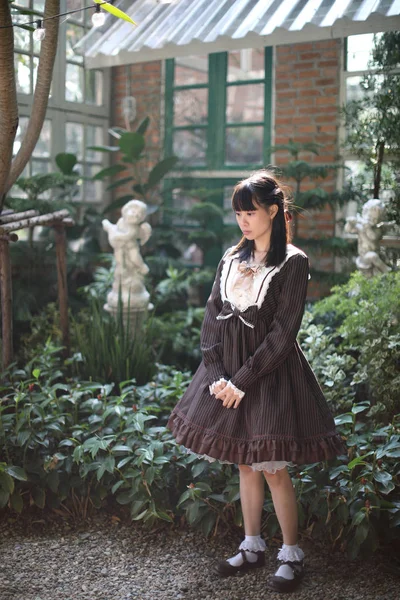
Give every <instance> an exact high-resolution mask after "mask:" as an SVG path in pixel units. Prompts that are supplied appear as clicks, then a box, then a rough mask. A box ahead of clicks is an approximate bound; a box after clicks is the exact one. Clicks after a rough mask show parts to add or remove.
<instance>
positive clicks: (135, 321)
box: [104, 303, 154, 336]
mask: <svg viewBox="0 0 400 600" xmlns="http://www.w3.org/2000/svg"><path fill="white" fill-rule="evenodd" d="M153 308H154V306H153V304H151V303H149V304H148V306H147V308H145V309H134V310H132V309H129V308H128V307H122V321H123V324H124V328H125V329H127V330H128V331H129V332H130V333H131V334H132V336H134V335H136V334H138V333H140V331H141V330H142V326H143V324H144V323H145V322H146V320H147V316H148V314H149V311H150V310H153ZM104 310H106V311H107V312H109V313H110V314H111V315H112V316H113V317H114V319H117V318H118V317H119V315H120V310H118V308H116V307H115V306H109V305H108V304H105V305H104Z"/></svg>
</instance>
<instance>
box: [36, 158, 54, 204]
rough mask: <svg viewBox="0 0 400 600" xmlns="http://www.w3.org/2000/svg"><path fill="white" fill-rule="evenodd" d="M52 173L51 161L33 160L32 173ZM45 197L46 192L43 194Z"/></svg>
mask: <svg viewBox="0 0 400 600" xmlns="http://www.w3.org/2000/svg"><path fill="white" fill-rule="evenodd" d="M45 173H50V162H49V161H47V160H32V175H44V174H45ZM41 196H42V197H44V194H41Z"/></svg>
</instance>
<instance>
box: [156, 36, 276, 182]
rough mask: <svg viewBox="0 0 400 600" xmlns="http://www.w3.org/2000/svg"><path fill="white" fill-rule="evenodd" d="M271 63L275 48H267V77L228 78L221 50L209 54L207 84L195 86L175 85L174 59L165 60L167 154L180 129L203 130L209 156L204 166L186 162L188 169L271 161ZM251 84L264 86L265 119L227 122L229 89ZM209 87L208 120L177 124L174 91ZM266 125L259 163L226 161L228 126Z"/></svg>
mask: <svg viewBox="0 0 400 600" xmlns="http://www.w3.org/2000/svg"><path fill="white" fill-rule="evenodd" d="M272 65H273V48H272V47H265V48H264V67H265V69H264V77H263V78H259V79H246V80H237V81H228V77H227V75H228V53H227V52H220V53H215V54H209V57H208V83H199V84H195V85H175V84H174V73H175V59H168V60H167V61H166V71H165V153H166V155H167V156H168V155H171V154H173V153H174V135H175V133H176V132H179V131H190V130H199V129H204V130H205V131H206V156H205V164H204V165H193V166H192V165H191V166H187V165H185V166H184V168H185V170H186V169H188V170H200V171H201V170H204V171H206V170H210V169H211V170H217V169H218V170H221V169H223V170H226V171H230V170H231V171H233V170H238V169H243V168H245V169H248V168H257V167H262V166H263V165H265V164H268V163H269V162H270V158H271V152H270V147H271V131H272ZM252 84H263V85H264V118H263V120H262V121H252V122H240V123H238V122H232V123H229V122H227V121H226V108H227V90H228V89H229V87H232V86H245V85H252ZM194 89H207V90H208V110H207V115H208V119H207V123H201V124H196V125H186V124H185V125H179V126H177V125H174V94H175V93H176V92H178V91H183V90H194ZM257 126H258V127H259V126H261V127H263V128H264V129H263V144H262V147H263V151H262V157H261V160H260V161H259V162H256V163H254V162H253V163H251V162H248V163H235V164H227V162H226V144H225V139H226V131H227V128H228V127H229V128H248V127H257Z"/></svg>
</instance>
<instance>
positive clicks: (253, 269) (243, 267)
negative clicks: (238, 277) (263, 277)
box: [237, 260, 266, 278]
mask: <svg viewBox="0 0 400 600" xmlns="http://www.w3.org/2000/svg"><path fill="white" fill-rule="evenodd" d="M265 269H266V266H265V265H263V264H260V265H257V264H253V265H252V264H250V263H248V262H247V261H245V260H242V262H241V263H239V264H238V267H237V270H238V272H239V273H243V275H244V276H245V277H247V276H249V275H253V278H254V277H256V276H257V275H258V274H259V273H262V272H263V271H265Z"/></svg>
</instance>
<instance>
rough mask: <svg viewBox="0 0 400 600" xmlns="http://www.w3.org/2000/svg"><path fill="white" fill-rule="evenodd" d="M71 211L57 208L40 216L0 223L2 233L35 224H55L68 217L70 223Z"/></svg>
mask: <svg viewBox="0 0 400 600" xmlns="http://www.w3.org/2000/svg"><path fill="white" fill-rule="evenodd" d="M69 216H70V215H69V211H68V210H67V209H65V208H64V209H62V210H57V211H55V212H53V213H47V214H45V215H40V216H39V217H31V218H29V219H21V220H20V221H14V222H13V223H5V224H4V225H3V224H1V223H0V233H7V232H10V231H18V230H19V229H23V228H24V227H32V226H33V225H55V224H57V223H58V222H60V221H63V220H64V219H66V221H67V223H68V224H69V223H70V219H69Z"/></svg>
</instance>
